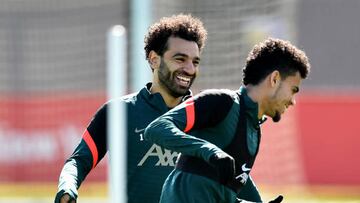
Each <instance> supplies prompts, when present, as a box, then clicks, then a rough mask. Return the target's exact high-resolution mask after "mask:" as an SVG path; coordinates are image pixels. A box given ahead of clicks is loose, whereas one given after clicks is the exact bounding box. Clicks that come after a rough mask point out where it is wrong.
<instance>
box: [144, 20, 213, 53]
mask: <svg viewBox="0 0 360 203" xmlns="http://www.w3.org/2000/svg"><path fill="white" fill-rule="evenodd" d="M171 36H173V37H180V38H182V39H185V40H189V41H194V42H196V44H197V45H198V47H199V50H200V52H201V51H202V49H203V47H204V46H205V41H206V37H207V31H206V29H205V28H204V26H203V23H202V22H201V20H199V19H198V18H194V17H192V16H191V15H184V14H179V15H173V16H171V17H164V18H161V19H160V21H159V22H157V23H155V24H153V25H152V26H150V28H149V30H148V34H147V35H146V36H145V40H144V41H145V47H144V49H145V54H146V59H148V57H149V53H150V51H151V50H153V51H155V52H156V53H157V54H159V55H160V56H162V55H163V54H164V53H165V51H166V50H167V42H168V39H169V37H171Z"/></svg>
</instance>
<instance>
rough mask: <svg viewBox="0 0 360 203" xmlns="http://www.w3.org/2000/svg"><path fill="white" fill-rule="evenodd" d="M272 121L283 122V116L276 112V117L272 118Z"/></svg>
mask: <svg viewBox="0 0 360 203" xmlns="http://www.w3.org/2000/svg"><path fill="white" fill-rule="evenodd" d="M272 120H273V121H274V122H275V123H277V122H279V121H280V120H281V114H280V113H279V112H276V113H275V115H274V116H273V117H272Z"/></svg>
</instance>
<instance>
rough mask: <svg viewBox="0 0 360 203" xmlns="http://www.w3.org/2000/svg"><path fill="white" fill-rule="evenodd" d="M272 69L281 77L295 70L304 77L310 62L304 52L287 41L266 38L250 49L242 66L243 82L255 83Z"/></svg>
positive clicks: (292, 73) (293, 73) (245, 83)
mask: <svg viewBox="0 0 360 203" xmlns="http://www.w3.org/2000/svg"><path fill="white" fill-rule="evenodd" d="M274 70H278V71H279V72H280V76H281V78H282V79H285V78H286V77H288V76H290V75H295V74H296V72H299V73H300V76H301V78H303V79H305V78H306V77H307V75H308V74H309V72H310V63H309V60H308V58H307V56H306V54H305V52H303V51H302V50H300V49H298V48H296V47H295V46H294V45H292V44H291V43H290V42H289V41H285V40H281V39H275V38H268V39H266V40H265V41H264V42H261V43H259V44H257V45H255V46H254V48H253V49H252V50H251V51H250V53H249V55H248V57H247V59H246V65H245V67H244V68H243V84H244V85H247V84H252V85H257V84H258V83H260V82H261V81H262V80H263V79H265V78H266V76H267V75H268V74H270V73H271V72H273V71H274Z"/></svg>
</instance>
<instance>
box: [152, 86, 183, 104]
mask: <svg viewBox="0 0 360 203" xmlns="http://www.w3.org/2000/svg"><path fill="white" fill-rule="evenodd" d="M150 92H151V93H152V94H154V93H160V95H161V96H162V98H163V99H164V101H165V104H166V106H167V107H169V108H173V107H175V106H177V105H178V104H179V103H180V101H181V99H182V97H174V96H172V95H171V94H169V92H168V91H167V90H165V89H164V88H163V87H161V86H159V85H158V84H155V83H153V84H152V86H151V89H150Z"/></svg>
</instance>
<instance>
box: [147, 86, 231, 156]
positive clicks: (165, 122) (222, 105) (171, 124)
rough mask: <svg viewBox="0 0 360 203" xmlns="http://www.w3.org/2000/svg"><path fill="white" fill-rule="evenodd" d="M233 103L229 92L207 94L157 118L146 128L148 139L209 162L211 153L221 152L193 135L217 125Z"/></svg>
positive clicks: (194, 98) (216, 91)
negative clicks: (192, 133)
mask: <svg viewBox="0 0 360 203" xmlns="http://www.w3.org/2000/svg"><path fill="white" fill-rule="evenodd" d="M233 103H234V101H233V98H232V96H231V95H230V94H229V93H227V92H224V91H219V90H209V91H204V92H202V93H200V94H198V95H197V96H195V97H193V98H189V99H188V100H186V101H185V102H184V103H182V104H180V105H179V106H177V107H175V108H174V109H172V110H170V111H168V112H167V113H165V114H164V115H162V116H160V117H159V118H157V119H155V120H154V121H153V122H152V123H150V124H149V126H148V127H147V128H146V129H145V134H144V135H145V138H146V139H148V140H150V141H151V142H154V143H156V144H158V145H160V146H162V147H165V148H167V149H170V150H174V151H177V152H180V153H182V154H186V155H190V156H196V157H200V158H202V159H204V160H207V161H208V160H209V158H210V156H211V155H212V154H214V153H216V152H219V151H222V150H221V149H220V148H218V147H217V146H216V145H214V144H212V143H210V142H208V141H206V140H204V139H200V138H197V137H195V136H192V135H191V134H190V132H191V131H192V130H201V129H203V128H207V127H212V126H215V125H217V124H218V123H219V122H221V121H222V120H223V119H224V118H225V117H226V115H227V114H228V112H229V111H230V109H231V107H232V105H233Z"/></svg>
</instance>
